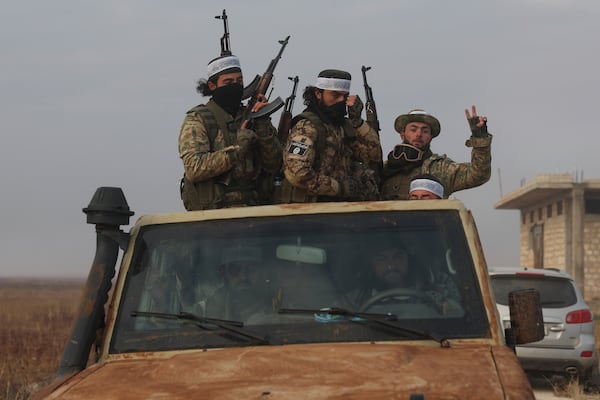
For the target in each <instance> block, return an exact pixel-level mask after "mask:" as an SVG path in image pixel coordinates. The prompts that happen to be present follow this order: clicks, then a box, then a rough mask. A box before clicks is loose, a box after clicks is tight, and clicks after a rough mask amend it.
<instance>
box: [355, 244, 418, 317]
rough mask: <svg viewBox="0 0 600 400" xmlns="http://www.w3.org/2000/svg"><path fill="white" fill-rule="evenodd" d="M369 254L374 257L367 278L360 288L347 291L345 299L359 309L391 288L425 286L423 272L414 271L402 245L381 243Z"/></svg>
mask: <svg viewBox="0 0 600 400" xmlns="http://www.w3.org/2000/svg"><path fill="white" fill-rule="evenodd" d="M377 247H378V248H377V249H372V250H371V252H369V254H372V255H373V256H372V258H371V260H370V262H369V263H368V265H369V270H368V271H367V276H366V279H363V280H362V282H363V284H362V285H361V286H359V287H358V288H355V289H353V290H351V291H350V292H348V293H346V295H345V296H344V297H345V300H346V302H347V303H349V305H351V307H352V308H353V309H356V310H358V309H359V308H360V307H361V306H362V305H363V304H364V303H365V302H366V301H367V300H369V299H370V298H372V297H373V296H375V295H377V294H379V293H381V292H383V291H386V290H390V289H396V288H411V289H420V288H422V286H423V279H422V276H420V275H421V274H419V273H418V272H417V271H414V270H413V269H412V268H414V267H415V266H414V265H413V266H411V265H410V263H409V256H408V252H407V251H406V249H405V248H404V247H403V246H402V245H394V244H381V243H380V244H379V245H378V246H377Z"/></svg>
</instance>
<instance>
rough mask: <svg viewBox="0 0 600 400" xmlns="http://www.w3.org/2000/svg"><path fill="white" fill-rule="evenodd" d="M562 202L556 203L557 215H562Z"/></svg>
mask: <svg viewBox="0 0 600 400" xmlns="http://www.w3.org/2000/svg"><path fill="white" fill-rule="evenodd" d="M562 204H563V203H562V201H557V202H556V215H562Z"/></svg>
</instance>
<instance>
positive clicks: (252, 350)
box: [46, 343, 533, 400]
mask: <svg viewBox="0 0 600 400" xmlns="http://www.w3.org/2000/svg"><path fill="white" fill-rule="evenodd" d="M499 365H502V368H501V369H500V370H499V369H498V366H499ZM449 366H450V367H449ZM522 374H523V372H522V370H521V369H520V367H519V365H518V362H517V361H516V358H515V357H514V355H513V354H511V352H510V350H509V349H508V348H506V347H505V346H498V347H490V346H484V345H466V344H460V345H453V346H452V347H450V348H442V347H439V345H437V344H436V345H435V346H430V345H426V346H424V345H423V344H419V345H411V344H407V343H403V344H402V345H399V344H393V343H392V344H390V343H386V344H381V343H376V344H365V343H358V344H353V343H348V344H325V345H324V344H311V345H287V346H261V347H246V348H241V349H240V348H236V349H218V350H206V351H201V350H199V351H186V352H178V353H172V352H171V353H142V354H135V355H131V354H129V355H120V356H118V357H117V359H111V360H108V361H107V362H104V363H101V364H98V365H95V366H92V367H90V368H88V369H86V370H85V371H83V372H81V373H79V374H77V375H75V376H73V377H71V378H70V379H68V380H66V381H65V382H64V383H63V384H62V385H61V386H60V387H58V388H57V389H56V390H55V391H54V392H53V394H52V395H50V396H48V397H46V398H60V399H95V398H98V399H100V398H101V399H107V400H108V399H123V398H127V399H201V398H203V399H223V400H224V399H236V400H237V399H300V398H301V399H341V398H343V399H386V400H388V399H391V398H395V399H408V398H409V397H410V394H412V393H423V394H424V395H425V398H426V399H486V400H492V399H506V398H515V399H517V398H518V399H528V398H533V394H532V392H531V388H530V387H529V385H528V384H525V385H523V382H526V380H525V378H524V376H521V375H522ZM511 382H515V383H517V382H520V384H519V385H517V386H520V387H516V386H515V387H510V385H511ZM507 385H508V386H507ZM507 391H508V392H510V395H509V394H507V393H506V392H507ZM513 396H514V397H513Z"/></svg>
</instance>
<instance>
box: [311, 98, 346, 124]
mask: <svg viewBox="0 0 600 400" xmlns="http://www.w3.org/2000/svg"><path fill="white" fill-rule="evenodd" d="M314 111H315V112H316V113H317V114H318V115H319V116H320V117H321V119H323V120H325V121H326V122H329V123H331V124H333V125H335V126H342V125H343V124H344V121H345V116H346V103H345V102H344V101H340V102H337V103H335V104H333V105H330V106H325V105H324V104H323V101H322V100H319V101H318V102H317V103H316V104H315V110H314Z"/></svg>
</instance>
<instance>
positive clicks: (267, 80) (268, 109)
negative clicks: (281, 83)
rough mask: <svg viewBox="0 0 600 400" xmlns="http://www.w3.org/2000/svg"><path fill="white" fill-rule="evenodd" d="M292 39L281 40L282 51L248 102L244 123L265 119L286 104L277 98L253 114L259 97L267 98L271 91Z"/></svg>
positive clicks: (280, 50)
mask: <svg viewBox="0 0 600 400" xmlns="http://www.w3.org/2000/svg"><path fill="white" fill-rule="evenodd" d="M289 39H290V37H289V36H288V37H286V38H285V39H284V40H279V44H280V45H281V49H279V53H277V55H276V56H275V58H274V59H272V60H271V62H270V63H269V66H268V67H267V70H266V71H265V73H264V74H262V76H261V77H260V81H259V82H258V85H257V86H256V89H255V90H254V91H253V93H252V95H251V96H250V99H249V100H248V104H246V112H245V114H244V118H243V121H249V123H250V122H251V121H252V120H253V119H256V118H260V117H264V116H267V115H271V114H273V113H274V112H275V111H277V110H279V109H280V108H281V107H283V105H284V103H283V100H281V97H277V98H276V99H275V100H274V101H273V102H271V103H269V104H267V105H266V106H264V107H263V108H261V109H260V110H259V111H258V112H255V113H253V112H252V108H253V107H254V105H255V104H256V103H257V102H258V99H259V97H260V96H261V95H262V96H265V95H266V93H267V89H269V85H271V80H272V79H273V72H275V67H277V63H278V62H279V60H280V59H281V54H283V50H284V49H285V46H287V44H288V40H289Z"/></svg>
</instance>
